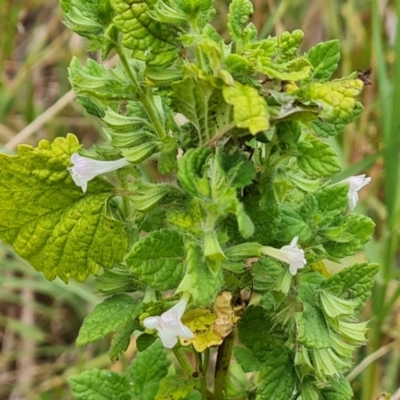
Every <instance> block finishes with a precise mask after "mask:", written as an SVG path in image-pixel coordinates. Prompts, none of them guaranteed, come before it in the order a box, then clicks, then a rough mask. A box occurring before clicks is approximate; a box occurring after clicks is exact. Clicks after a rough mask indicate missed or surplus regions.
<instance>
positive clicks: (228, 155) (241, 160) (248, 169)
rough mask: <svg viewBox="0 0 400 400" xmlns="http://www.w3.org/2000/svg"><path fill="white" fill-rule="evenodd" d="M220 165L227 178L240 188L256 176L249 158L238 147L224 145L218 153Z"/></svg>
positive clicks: (248, 183)
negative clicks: (231, 147)
mask: <svg viewBox="0 0 400 400" xmlns="http://www.w3.org/2000/svg"><path fill="white" fill-rule="evenodd" d="M219 154H220V156H221V165H222V168H223V169H224V171H225V174H226V175H227V179H228V180H229V181H230V183H231V184H233V185H234V186H235V187H236V188H238V189H241V188H244V187H246V186H248V185H250V184H251V182H252V181H253V180H254V179H255V178H256V170H255V168H254V165H253V164H252V163H251V162H250V161H249V159H248V158H247V157H246V156H245V155H244V154H243V153H242V152H240V151H239V150H238V149H236V148H233V149H228V148H226V147H224V148H223V149H222V151H221V152H220V153H219Z"/></svg>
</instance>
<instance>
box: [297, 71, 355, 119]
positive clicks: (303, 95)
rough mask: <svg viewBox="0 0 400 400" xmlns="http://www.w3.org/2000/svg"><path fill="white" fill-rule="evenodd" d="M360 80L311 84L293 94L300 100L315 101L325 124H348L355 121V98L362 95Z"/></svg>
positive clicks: (340, 80) (347, 79)
mask: <svg viewBox="0 0 400 400" xmlns="http://www.w3.org/2000/svg"><path fill="white" fill-rule="evenodd" d="M362 88H363V82H362V81H361V80H360V79H349V78H346V79H338V80H335V81H330V82H325V83H320V82H318V83H317V82H316V83H310V84H309V85H305V86H302V87H301V88H300V89H298V90H296V91H294V92H293V95H295V96H296V97H298V98H299V100H300V101H301V100H303V101H304V100H305V101H310V100H311V101H313V102H314V103H315V104H317V105H318V106H319V107H320V112H319V117H320V118H321V119H322V120H323V121H324V122H330V123H335V124H337V123H342V124H347V123H349V122H351V121H352V120H353V119H354V109H356V107H357V101H356V100H355V97H356V96H358V95H359V94H360V93H361V90H362Z"/></svg>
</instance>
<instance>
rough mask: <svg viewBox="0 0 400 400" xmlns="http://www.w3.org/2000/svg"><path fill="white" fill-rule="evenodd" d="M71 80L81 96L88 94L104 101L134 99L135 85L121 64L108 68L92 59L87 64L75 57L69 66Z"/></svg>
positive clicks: (76, 91) (74, 88) (75, 90)
mask: <svg viewBox="0 0 400 400" xmlns="http://www.w3.org/2000/svg"><path fill="white" fill-rule="evenodd" d="M68 76H69V81H70V82H71V86H72V88H73V90H74V92H75V93H76V94H77V95H79V96H88V97H89V98H94V99H98V100H100V101H102V102H110V101H115V100H134V99H135V97H136V95H135V93H136V88H135V86H133V85H132V83H130V81H129V78H128V77H127V76H126V75H125V71H124V70H123V68H122V66H121V64H118V65H117V66H116V67H115V68H113V69H107V68H105V67H103V66H102V65H100V64H98V63H97V62H96V61H94V60H92V59H90V58H89V59H88V60H87V63H86V66H83V65H82V64H81V62H80V61H79V60H78V59H77V58H76V57H74V58H73V59H72V61H71V64H70V66H69V68H68Z"/></svg>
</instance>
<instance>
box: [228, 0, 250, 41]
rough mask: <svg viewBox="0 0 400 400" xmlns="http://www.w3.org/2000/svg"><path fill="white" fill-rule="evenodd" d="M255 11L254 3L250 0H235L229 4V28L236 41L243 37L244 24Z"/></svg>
mask: <svg viewBox="0 0 400 400" xmlns="http://www.w3.org/2000/svg"><path fill="white" fill-rule="evenodd" d="M253 12H254V8H253V4H252V3H251V2H250V1H249V0H233V1H232V2H231V4H230V5H229V14H228V30H229V34H230V35H231V38H232V39H233V40H234V41H240V40H241V39H243V29H244V26H245V24H246V22H247V21H248V19H249V17H250V15H251V14H253Z"/></svg>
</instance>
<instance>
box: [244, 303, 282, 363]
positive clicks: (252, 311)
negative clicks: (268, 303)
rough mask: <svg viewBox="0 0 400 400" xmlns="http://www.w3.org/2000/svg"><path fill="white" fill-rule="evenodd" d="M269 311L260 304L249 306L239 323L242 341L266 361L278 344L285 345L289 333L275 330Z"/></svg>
mask: <svg viewBox="0 0 400 400" xmlns="http://www.w3.org/2000/svg"><path fill="white" fill-rule="evenodd" d="M273 328H275V326H273V325H272V323H271V321H269V320H268V319H267V313H266V312H265V310H264V309H263V308H262V307H260V306H249V307H247V308H246V310H245V312H244V314H243V316H242V317H241V318H240V320H239V323H238V333H239V339H240V342H241V343H243V344H244V345H245V346H246V347H247V348H248V349H250V350H251V351H252V352H253V354H254V356H255V357H256V358H257V359H258V360H259V361H260V362H262V363H264V362H265V361H266V360H267V359H268V358H269V357H270V354H271V351H273V350H274V349H275V348H276V347H277V346H281V345H283V343H284V342H285V340H286V339H287V333H284V332H282V331H277V332H274V331H273Z"/></svg>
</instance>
